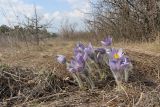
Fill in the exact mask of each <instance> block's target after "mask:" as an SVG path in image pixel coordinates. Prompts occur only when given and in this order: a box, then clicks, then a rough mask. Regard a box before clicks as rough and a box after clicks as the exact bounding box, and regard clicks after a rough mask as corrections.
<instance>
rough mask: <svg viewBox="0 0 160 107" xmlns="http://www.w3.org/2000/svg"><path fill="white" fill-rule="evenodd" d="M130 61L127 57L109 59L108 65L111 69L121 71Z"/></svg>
mask: <svg viewBox="0 0 160 107" xmlns="http://www.w3.org/2000/svg"><path fill="white" fill-rule="evenodd" d="M129 64H130V62H129V61H128V58H127V57H123V58H121V59H119V60H117V61H115V60H109V66H110V69H111V70H112V71H117V72H118V71H123V70H124V69H126V68H127V67H128V66H129Z"/></svg>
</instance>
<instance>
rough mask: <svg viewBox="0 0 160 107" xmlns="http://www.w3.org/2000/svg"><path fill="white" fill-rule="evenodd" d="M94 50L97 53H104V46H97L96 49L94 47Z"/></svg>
mask: <svg viewBox="0 0 160 107" xmlns="http://www.w3.org/2000/svg"><path fill="white" fill-rule="evenodd" d="M95 52H96V53H97V54H98V53H100V54H105V53H106V50H105V49H104V48H97V49H95Z"/></svg>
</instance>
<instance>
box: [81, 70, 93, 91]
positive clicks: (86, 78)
mask: <svg viewBox="0 0 160 107" xmlns="http://www.w3.org/2000/svg"><path fill="white" fill-rule="evenodd" d="M85 72H87V71H85ZM82 76H83V77H84V78H85V80H86V82H87V83H88V84H89V85H90V87H91V89H94V88H95V84H94V82H93V81H92V79H91V76H90V74H87V73H83V74H82Z"/></svg>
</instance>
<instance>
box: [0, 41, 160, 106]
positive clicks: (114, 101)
mask: <svg viewBox="0 0 160 107" xmlns="http://www.w3.org/2000/svg"><path fill="white" fill-rule="evenodd" d="M74 44H75V41H65V40H60V39H54V40H49V41H46V42H45V43H43V44H41V45H40V46H38V47H37V46H29V48H26V47H25V46H23V45H22V46H21V47H18V48H15V47H14V48H13V47H12V48H5V49H4V48H3V47H1V50H0V64H1V65H3V64H7V65H9V66H8V67H7V68H5V70H4V69H3V70H2V69H1V70H0V73H1V74H2V75H0V77H3V80H5V81H7V80H6V79H5V77H7V78H8V77H9V78H10V79H12V81H13V84H17V83H18V85H16V86H17V87H18V88H17V87H13V88H16V90H13V91H14V92H15V93H16V94H15V95H18V93H19V87H20V86H24V87H25V88H26V85H28V83H34V84H35V85H33V87H32V88H30V89H28V91H29V92H36V90H37V89H39V90H40V91H38V92H40V94H43V96H38V95H39V93H38V94H36V96H37V97H34V96H33V94H30V93H29V94H30V95H32V96H31V97H29V98H30V99H28V100H27V101H24V100H22V101H21V102H23V104H18V105H17V106H20V107H21V106H22V105H26V106H37V107H50V106H57V107H66V106H69V107H72V106H81V107H86V106H92V107H95V106H96V107H98V106H110V107H115V106H129V107H143V106H148V107H153V106H155V107H158V106H159V105H160V103H159V102H160V99H159V98H160V94H159V92H160V68H159V67H160V65H158V64H160V56H158V54H159V47H158V46H157V47H155V46H156V45H155V43H153V44H140V43H139V44H136V45H135V44H133V43H116V44H114V46H116V47H125V48H126V49H128V50H127V54H128V55H129V56H130V57H131V59H132V63H133V65H134V70H133V72H131V74H130V77H129V83H125V84H124V90H122V91H117V90H116V88H115V82H114V79H113V77H110V76H108V77H107V78H106V80H104V81H98V82H96V87H97V89H95V90H83V91H81V90H79V89H78V86H76V85H75V84H74V83H72V82H71V83H68V82H67V83H65V84H64V85H62V86H61V82H57V81H56V80H57V79H53V78H51V77H54V76H53V75H50V74H55V75H56V76H58V77H60V80H61V81H63V80H64V79H65V78H66V77H68V76H69V74H68V72H67V71H66V70H65V67H64V66H61V65H59V64H58V63H57V62H56V61H55V60H54V56H55V55H57V54H65V55H66V56H67V58H70V57H71V55H72V48H73V47H74ZM131 49H132V50H131ZM150 52H152V53H151V54H150ZM148 53H149V55H148ZM17 66H18V67H17ZM24 68H25V69H24ZM26 69H31V71H30V73H29V74H27V73H26ZM4 71H6V72H7V73H9V74H11V75H8V74H7V75H6V74H5V73H6V72H4ZM19 71H20V72H21V73H19ZM44 71H46V72H45V73H43V72H44ZM17 72H18V73H17ZM22 72H23V73H22ZM19 74H20V76H19ZM32 74H33V75H32ZM37 74H38V76H37ZM39 74H41V75H39ZM15 75H16V76H15ZM17 75H18V76H17ZM27 75H29V77H31V76H33V78H30V79H28V77H27ZM12 76H13V77H14V78H12ZM17 77H19V78H17ZM22 77H23V78H26V79H27V81H23V78H22ZM35 77H36V82H28V81H30V80H31V81H32V80H33V79H35ZM49 78H50V79H49ZM1 79H2V78H1ZM14 79H19V80H21V81H23V82H24V84H25V85H24V84H20V83H19V82H15V80H14ZM48 79H49V80H48ZM58 80H59V79H58ZM40 81H41V82H40ZM53 81H56V82H55V83H54V84H52V82H53ZM1 82H2V81H1ZM2 83H3V82H2ZM5 83H6V82H5ZM48 83H49V84H48ZM58 83H60V84H58ZM62 83H63V82H62ZM55 85H57V86H58V87H59V88H60V89H61V90H59V91H54V90H53V91H51V92H50V91H48V89H50V87H48V86H51V87H55ZM6 86H9V84H8V83H7V84H6ZM35 87H36V88H35ZM42 87H43V88H42ZM44 87H45V88H44ZM34 88H35V89H36V90H34V91H33V89H34ZM26 89H27V88H26ZM54 89H55V88H54ZM23 90H24V89H23V88H22V87H21V94H22V93H23V94H24V95H25V96H28V94H25V93H24V91H23ZM31 90H32V91H31ZM8 91H10V88H8ZM6 92H7V91H6ZM14 92H13V93H14ZM5 95H6V94H5ZM6 97H7V98H4V99H8V100H10V98H12V97H10V94H9V97H8V96H6ZM25 99H26V98H25ZM5 101H7V100H5ZM46 101H47V102H46Z"/></svg>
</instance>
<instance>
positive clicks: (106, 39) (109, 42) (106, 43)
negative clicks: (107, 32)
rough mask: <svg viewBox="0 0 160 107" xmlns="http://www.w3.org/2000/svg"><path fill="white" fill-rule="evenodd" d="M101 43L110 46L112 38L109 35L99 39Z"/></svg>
mask: <svg viewBox="0 0 160 107" xmlns="http://www.w3.org/2000/svg"><path fill="white" fill-rule="evenodd" d="M101 44H102V45H103V46H110V45H111V44H112V38H110V37H107V38H105V39H104V40H103V41H101Z"/></svg>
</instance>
